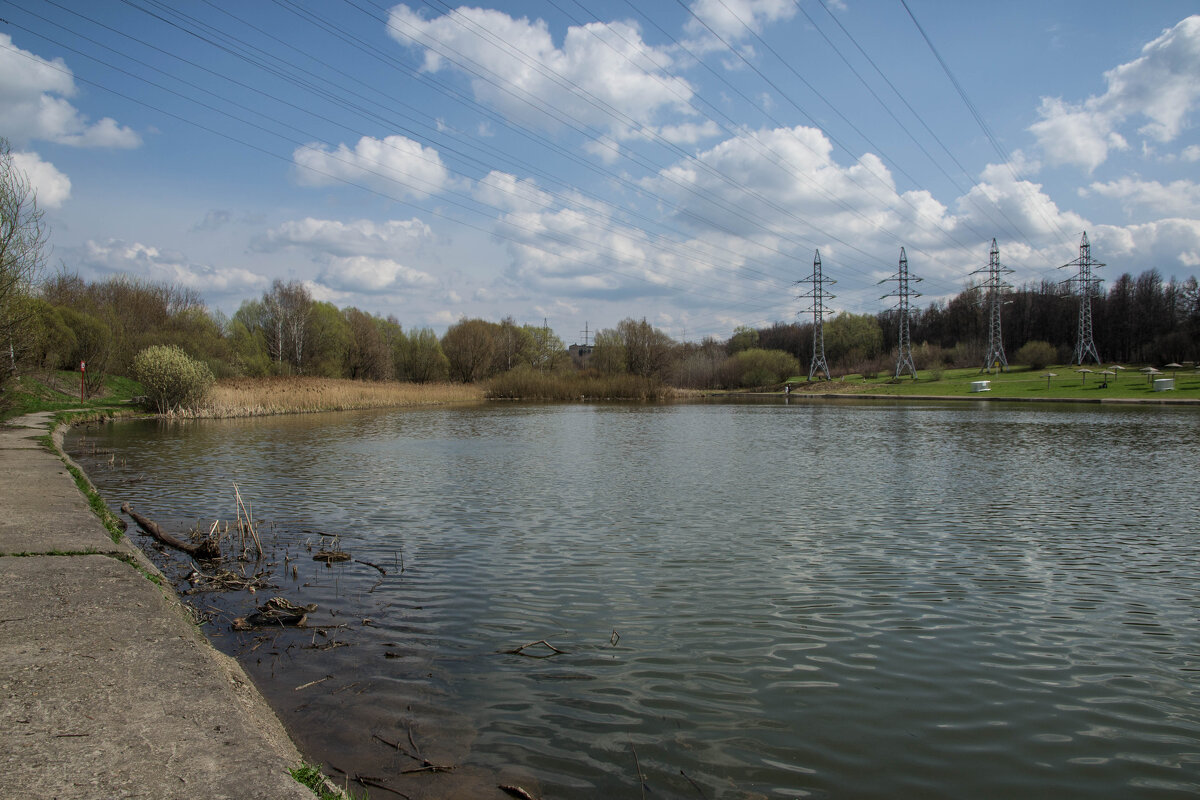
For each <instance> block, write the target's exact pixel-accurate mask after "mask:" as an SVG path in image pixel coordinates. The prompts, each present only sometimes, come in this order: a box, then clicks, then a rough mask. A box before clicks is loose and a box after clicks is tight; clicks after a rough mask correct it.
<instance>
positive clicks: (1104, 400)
mask: <svg viewBox="0 0 1200 800" xmlns="http://www.w3.org/2000/svg"><path fill="white" fill-rule="evenodd" d="M769 395H770V396H776V397H783V398H792V397H796V398H801V399H804V400H900V401H903V400H918V401H921V402H931V401H932V402H942V401H947V400H954V401H958V402H968V403H970V402H975V403H987V402H994V403H1009V402H1012V403H1073V404H1083V405H1114V406H1131V405H1146V406H1200V398H1192V397H1180V398H1167V397H1164V398H1162V399H1157V398H1155V399H1151V398H1141V397H1097V398H1090V397H1010V396H1006V395H991V396H988V393H987V392H973V393H971V394H966V395H955V394H945V395H937V394H861V393H858V392H792V393H791V394H783V393H780V392H771V393H769Z"/></svg>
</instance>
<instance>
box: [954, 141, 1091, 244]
mask: <svg viewBox="0 0 1200 800" xmlns="http://www.w3.org/2000/svg"><path fill="white" fill-rule="evenodd" d="M1017 161H1018V163H1016V164H1014V165H1013V166H1012V168H1010V167H1009V166H1006V165H1003V164H988V165H987V167H985V168H984V170H983V173H982V174H981V175H980V178H979V181H978V182H977V183H976V184H975V185H974V186H972V187H971V189H970V191H968V192H967V194H966V195H964V196H962V197H960V198H958V201H957V204H956V207H957V211H958V214H959V222H960V223H961V224H962V225H964V226H973V227H976V228H982V229H985V230H986V229H992V228H995V227H997V226H999V225H1001V224H1002V223H1007V225H1011V226H1015V227H1016V229H1017V230H1019V231H1022V232H1024V233H1025V234H1026V235H1028V236H1030V237H1033V238H1035V239H1037V238H1041V237H1050V238H1057V236H1058V235H1059V231H1064V230H1066V231H1077V230H1083V229H1084V228H1086V227H1087V221H1086V220H1084V219H1083V218H1082V217H1080V216H1079V215H1078V214H1076V213H1074V212H1071V211H1063V210H1062V209H1060V208H1059V207H1058V205H1057V204H1056V203H1055V202H1054V201H1053V200H1052V199H1050V196H1049V195H1047V194H1046V193H1045V192H1044V191H1043V190H1042V185H1041V184H1040V183H1033V182H1031V181H1028V180H1021V179H1019V178H1017V177H1015V174H1016V173H1017V172H1018V170H1019V168H1020V166H1021V165H1022V164H1023V163H1024V162H1023V159H1018V160H1017ZM1007 225H1006V227H1007Z"/></svg>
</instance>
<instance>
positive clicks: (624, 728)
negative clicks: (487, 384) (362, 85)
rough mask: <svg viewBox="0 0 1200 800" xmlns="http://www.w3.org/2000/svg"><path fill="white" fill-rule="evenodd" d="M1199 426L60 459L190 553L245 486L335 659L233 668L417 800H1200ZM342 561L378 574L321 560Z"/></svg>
mask: <svg viewBox="0 0 1200 800" xmlns="http://www.w3.org/2000/svg"><path fill="white" fill-rule="evenodd" d="M1198 422H1200V417H1198V416H1197V414H1196V413H1195V412H1194V411H1188V410H1178V409H1160V408H1155V409H1142V408H1131V409H1111V410H1110V409H1100V408H1090V409H1080V408H1074V407H1067V406H1063V407H1048V406H1047V407H1036V408H1035V407H1031V406H1021V407H1014V406H1011V405H1005V404H1001V403H982V404H961V405H960V404H951V405H942V406H939V405H893V404H868V403H863V404H849V403H837V404H823V403H813V404H805V403H799V404H797V403H792V404H790V405H786V406H785V405H773V404H772V405H681V406H507V405H506V406H488V407H485V408H481V409H469V410H422V411H406V412H399V413H396V412H389V413H355V414H346V415H314V416H303V417H289V418H269V419H259V420H243V421H220V422H197V423H187V424H174V425H164V424H158V423H120V424H115V425H108V426H105V427H102V428H100V429H90V430H85V431H80V432H77V435H76V436H75V437H73V439H72V441H71V442H69V445H72V446H73V447H74V448H75V451H76V454H77V455H78V456H79V457H81V458H84V459H86V458H87V454H88V453H89V452H90V449H98V451H108V450H115V457H114V458H113V459H112V462H113V463H112V464H109V460H110V459H109V455H108V453H107V452H98V454H97V455H96V456H95V457H94V458H93V459H92V460H91V461H90V463H88V464H86V466H87V468H88V471H89V474H90V475H91V476H92V477H93V478H94V479H95V480H96V483H97V484H98V485H99V486H100V488H101V491H102V493H103V494H104V495H105V497H106V498H107V499H108V500H109V502H110V504H111V505H113V506H118V505H119V504H120V503H121V502H122V501H124V500H130V501H131V502H132V503H133V504H134V505H135V506H140V507H142V508H143V509H144V510H145V511H146V512H147V513H149V514H151V515H152V516H155V517H156V518H159V519H163V520H169V521H172V522H173V523H174V526H175V528H176V529H178V528H179V527H181V526H189V525H191V524H195V523H196V522H197V521H205V522H204V525H205V527H206V528H207V525H208V524H209V523H211V520H212V519H215V518H221V519H231V518H232V517H233V516H234V511H233V490H232V485H233V483H234V482H235V481H236V482H237V483H238V485H239V486H240V488H241V492H242V493H243V495H245V496H247V497H249V498H251V500H252V502H253V504H254V512H255V515H256V516H257V517H259V518H261V519H265V520H269V521H270V522H271V525H270V534H269V535H270V537H271V538H272V540H273V541H275V542H276V544H277V547H278V548H279V550H278V551H277V552H279V553H280V554H281V555H280V556H279V559H277V561H279V560H281V559H282V557H283V555H284V554H285V555H286V556H287V557H288V559H289V561H288V565H289V569H290V566H292V565H294V566H295V567H296V570H297V572H296V577H295V579H292V577H291V573H290V572H287V573H283V572H282V570H281V569H280V567H279V565H278V564H277V566H276V567H275V572H276V575H277V578H276V582H277V583H278V584H279V585H280V587H281V591H282V592H284V593H287V594H288V595H289V596H290V597H293V598H294V599H297V600H299V601H302V602H316V603H318V604H319V605H320V609H321V610H320V611H319V612H318V613H317V614H316V615H314V617H313V620H312V622H313V623H315V624H317V625H319V626H321V627H322V630H323V631H324V635H321V634H318V633H317V632H316V631H314V630H312V629H309V630H305V631H301V632H287V633H283V634H280V635H272V636H263V635H258V636H255V635H245V634H238V635H235V634H231V633H230V632H229V631H228V627H227V625H225V624H223V623H221V622H217V623H214V625H213V626H212V628H213V633H216V634H219V635H217V636H216V638H215V641H216V642H217V644H218V646H220V647H222V648H224V649H226V650H227V651H229V652H232V653H236V654H238V655H239V657H240V658H241V660H242V662H243V663H244V664H245V665H246V667H247V669H248V670H249V671H250V672H251V674H252V675H253V676H254V677H255V679H256V680H257V681H258V682H259V684H260V686H261V687H262V688H263V690H264V692H265V693H266V694H267V695H268V696H269V698H270V699H271V700H272V701H273V702H274V703H275V704H276V707H277V708H279V709H280V710H281V715H282V717H283V719H284V721H285V723H287V724H288V725H289V727H290V728H291V729H292V730H293V731H294V732H295V735H296V737H297V739H298V741H299V742H300V743H301V745H302V748H303V749H305V750H306V751H308V752H309V753H311V754H313V755H314V756H315V757H317V758H321V759H325V760H326V761H327V762H328V763H332V764H333V765H336V766H337V767H340V768H341V769H343V770H346V771H349V772H357V773H359V774H363V775H371V776H378V777H383V778H385V779H386V780H387V781H388V782H389V785H392V786H394V787H396V788H398V789H401V790H402V791H404V792H405V793H407V794H410V795H411V796H414V797H418V796H428V797H435V796H447V797H450V796H488V793H489V792H495V791H496V789H495V786H496V784H497V783H514V784H519V785H522V786H525V787H526V788H528V789H530V790H531V791H534V792H535V794H539V795H540V794H544V795H545V796H546V797H584V796H599V795H601V794H602V793H613V794H616V793H619V794H621V795H622V796H637V793H638V792H639V790H638V788H637V779H636V775H637V769H638V768H639V767H640V770H641V772H642V773H643V774H644V775H645V783H646V786H647V787H648V788H649V789H650V791H651V792H652V793H653V794H656V795H658V796H660V797H661V796H668V797H695V796H699V794H702V795H703V796H704V797H721V798H743V797H744V798H750V797H908V796H917V795H918V794H919V795H920V796H923V797H945V798H963V797H990V798H1018V797H1019V798H1029V797H1080V798H1083V797H1087V798H1094V797H1112V798H1118V797H1120V798H1124V797H1132V796H1138V797H1160V796H1161V797H1171V796H1182V795H1194V794H1200V778H1198V777H1197V776H1198V775H1200V689H1198V688H1197V687H1198V683H1197V680H1196V679H1197V670H1198V669H1200V629H1198V626H1197V610H1198V608H1200V589H1198V588H1197V584H1196V581H1195V564H1196V563H1197V556H1198V555H1200V542H1198V539H1197V534H1196V533H1195V531H1196V525H1195V513H1194V511H1193V510H1192V505H1193V501H1194V497H1195V477H1194V476H1195V475H1196V474H1197V466H1198V463H1197V462H1198V461H1200V456H1198V453H1200V448H1198V447H1197V445H1198V444H1200V433H1198V431H1200V427H1198V425H1197V423H1198ZM322 533H327V534H334V533H336V534H339V535H340V536H341V544H342V546H343V547H344V548H345V549H346V550H349V551H351V552H352V553H353V555H354V556H355V558H356V559H358V561H354V562H349V563H347V564H345V565H340V566H336V567H333V568H329V569H327V568H325V567H323V566H321V565H319V564H316V563H314V562H313V561H311V557H310V556H309V554H308V553H307V551H305V549H304V543H305V542H306V541H307V542H309V543H315V542H316V541H317V539H318V536H319V534H322ZM362 561H366V562H370V564H373V565H375V567H380V568H383V569H386V570H387V573H388V574H387V575H386V576H381V574H380V572H379V571H378V570H377V569H376V568H374V567H372V566H369V565H367V564H363V563H361V562H362ZM188 568H190V567H188ZM381 577H382V578H383V580H382V582H380V578H381ZM193 599H194V600H195V601H196V602H197V604H198V605H200V606H201V607H209V608H211V609H213V610H214V611H216V612H219V613H221V614H225V615H226V618H228V616H230V615H233V614H240V613H244V610H245V609H246V608H248V606H249V604H250V603H252V602H253V601H254V600H256V599H257V600H260V601H261V599H262V597H261V596H260V597H258V598H250V597H247V596H245V595H219V596H218V595H198V596H193ZM364 621H366V622H364ZM338 626H340V627H338ZM543 639H544V640H546V641H548V642H549V643H551V644H552V645H554V647H556V648H559V649H561V650H563V651H565V652H564V653H563V654H561V655H554V654H552V653H550V652H549V651H546V650H545V649H544V648H540V646H539V647H538V648H533V649H531V650H530V651H526V652H527V653H533V654H537V655H548V656H550V657H546V658H533V657H528V655H525V656H523V655H517V654H512V653H506V652H504V651H509V650H513V649H515V648H517V647H519V646H521V645H524V644H528V643H531V642H535V641H537V640H543ZM338 642H341V643H344V644H345V645H347V646H331V644H330V643H338ZM326 675H329V676H332V677H331V678H328V679H326V680H324V681H323V682H322V683H320V684H317V685H315V686H311V687H308V688H305V689H302V690H299V691H296V690H295V687H298V686H302V685H304V684H306V683H309V682H310V681H315V680H320V679H322V678H324V677H325V676H326ZM410 735H411V736H412V738H411V739H410V738H409V736H410ZM373 736H377V737H379V738H373ZM381 740H383V741H387V742H390V743H392V745H395V744H397V743H399V744H401V745H402V748H401V749H402V750H408V751H411V750H412V745H414V744H415V745H416V746H417V747H418V748H419V749H420V750H421V751H422V752H421V755H422V756H423V757H424V758H425V759H428V760H430V761H433V762H437V763H442V764H448V763H452V764H454V765H455V766H456V769H455V771H454V772H452V773H439V774H429V773H428V772H424V773H418V774H406V775H405V774H401V771H402V770H404V769H409V768H413V767H415V766H417V765H418V763H419V762H418V761H416V760H415V759H413V758H411V757H410V756H409V755H406V754H405V753H404V752H401V751H400V750H397V749H396V747H394V746H388V745H385V744H384V743H383V741H381ZM635 764H636V766H635ZM631 792H632V793H633V794H631ZM379 794H380V796H387V794H386V792H380V793H379Z"/></svg>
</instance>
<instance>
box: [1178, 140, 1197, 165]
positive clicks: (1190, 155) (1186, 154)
mask: <svg viewBox="0 0 1200 800" xmlns="http://www.w3.org/2000/svg"><path fill="white" fill-rule="evenodd" d="M1179 157H1180V158H1182V159H1183V160H1184V161H1188V162H1196V161H1200V144H1190V145H1188V146H1187V147H1185V148H1183V152H1182V153H1180V154H1179Z"/></svg>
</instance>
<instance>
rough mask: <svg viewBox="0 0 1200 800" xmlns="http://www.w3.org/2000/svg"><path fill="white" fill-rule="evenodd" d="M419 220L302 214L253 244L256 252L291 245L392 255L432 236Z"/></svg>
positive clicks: (331, 251) (324, 251)
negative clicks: (345, 218)
mask: <svg viewBox="0 0 1200 800" xmlns="http://www.w3.org/2000/svg"><path fill="white" fill-rule="evenodd" d="M432 235H433V234H432V231H431V230H430V228H429V226H428V225H426V224H425V223H424V222H421V221H420V220H418V219H415V218H414V219H408V220H388V221H386V222H374V221H372V220H369V219H360V220H355V221H353V222H341V221H339V220H332V219H314V218H313V217H305V218H304V219H300V220H290V221H288V222H285V223H283V224H282V225H280V226H278V227H277V228H274V229H272V230H269V231H267V232H266V233H265V234H264V235H263V236H261V237H259V238H258V239H256V240H255V241H254V242H253V243H252V248H253V249H254V250H257V251H259V252H270V251H274V250H282V249H284V248H289V247H294V248H300V249H303V250H308V251H310V252H313V253H317V254H327V255H333V256H374V257H392V256H395V255H396V254H397V253H398V252H403V251H404V250H410V251H411V250H413V249H415V248H417V247H419V246H420V245H421V244H422V243H424V242H425V241H427V240H428V239H429V238H430V237H431V236H432Z"/></svg>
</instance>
